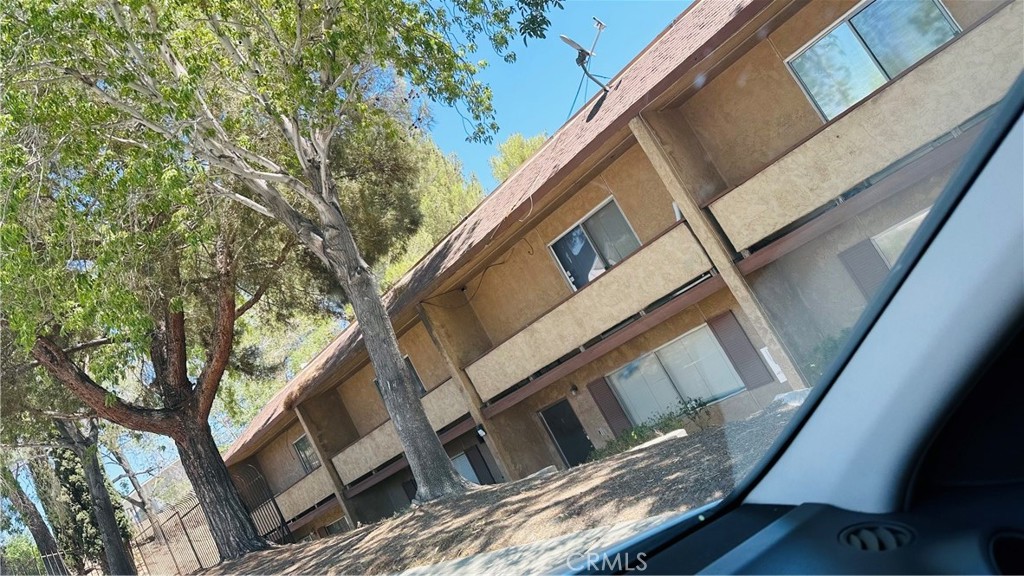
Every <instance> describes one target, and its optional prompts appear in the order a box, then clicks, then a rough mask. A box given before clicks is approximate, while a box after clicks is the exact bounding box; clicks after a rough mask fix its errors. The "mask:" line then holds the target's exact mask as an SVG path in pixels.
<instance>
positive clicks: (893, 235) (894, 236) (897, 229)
mask: <svg viewBox="0 0 1024 576" xmlns="http://www.w3.org/2000/svg"><path fill="white" fill-rule="evenodd" d="M927 215H928V210H922V211H921V212H918V213H917V214H915V215H913V216H911V217H910V218H907V219H906V220H904V221H903V222H900V223H899V224H897V225H895V226H893V227H892V228H889V229H888V230H886V231H884V232H882V233H880V234H877V235H875V236H873V237H872V238H871V241H872V242H874V243H875V248H877V249H878V252H879V254H881V255H882V257H883V258H885V262H886V263H887V264H888V265H889V268H892V266H893V264H895V263H896V259H897V258H899V257H900V254H902V253H903V249H904V248H906V247H907V243H908V242H910V238H911V237H912V236H913V235H914V232H917V229H918V227H920V226H921V222H923V221H924V217H925V216H927Z"/></svg>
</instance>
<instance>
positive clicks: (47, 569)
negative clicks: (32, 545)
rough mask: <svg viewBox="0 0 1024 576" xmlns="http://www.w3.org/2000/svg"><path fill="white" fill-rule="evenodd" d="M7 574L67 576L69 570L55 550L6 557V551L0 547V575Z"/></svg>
mask: <svg viewBox="0 0 1024 576" xmlns="http://www.w3.org/2000/svg"><path fill="white" fill-rule="evenodd" d="M7 574H19V575H29V574H39V575H45V576H68V575H69V574H70V572H69V571H68V569H67V567H66V566H65V565H64V559H63V558H61V556H60V554H59V553H57V552H53V553H51V554H43V555H42V556H32V557H29V558H26V557H21V558H8V557H7V553H6V551H5V550H3V548H0V575H7Z"/></svg>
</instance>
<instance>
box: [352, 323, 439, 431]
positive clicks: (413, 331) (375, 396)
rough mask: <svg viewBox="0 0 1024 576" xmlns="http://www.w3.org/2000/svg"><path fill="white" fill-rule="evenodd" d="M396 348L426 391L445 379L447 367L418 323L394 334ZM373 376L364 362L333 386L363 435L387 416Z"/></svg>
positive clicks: (382, 421) (371, 368) (386, 418)
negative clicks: (354, 371) (363, 364)
mask: <svg viewBox="0 0 1024 576" xmlns="http://www.w3.org/2000/svg"><path fill="white" fill-rule="evenodd" d="M398 349H399V350H400V351H401V352H402V354H406V355H408V356H409V360H410V361H411V362H412V365H413V367H415V368H416V373H417V374H419V376H420V379H421V380H422V381H423V387H424V388H426V389H427V391H428V392H429V391H430V390H433V389H434V388H436V387H437V386H438V385H439V384H441V383H442V382H444V381H445V380H447V379H448V378H449V374H448V367H447V366H446V365H445V363H444V359H443V358H442V357H441V354H440V352H438V350H437V348H436V347H435V346H434V343H433V341H432V340H431V339H430V335H429V334H428V333H427V330H426V328H424V327H423V324H422V323H419V322H417V323H416V324H415V325H414V326H413V327H412V328H410V329H409V330H406V331H405V332H404V333H403V334H402V335H401V336H399V337H398ZM375 377H376V376H375V375H374V371H373V366H372V365H371V364H369V363H367V364H366V365H365V366H363V367H362V368H360V369H359V370H358V371H357V372H356V373H355V374H353V375H352V376H350V377H349V378H348V379H346V380H345V381H344V382H342V383H341V385H340V386H338V388H337V389H336V390H337V394H338V395H339V396H340V397H341V401H342V403H343V404H344V405H345V407H346V408H347V409H348V412H349V414H350V415H351V417H352V423H353V424H354V425H355V427H356V430H358V431H359V436H365V435H366V434H368V433H369V432H370V431H371V430H373V429H375V428H377V427H378V426H380V425H381V424H383V423H384V422H386V421H387V420H388V418H389V416H388V412H387V409H386V408H384V400H382V399H381V397H380V392H378V391H377V386H376V385H374V383H373V380H374V378H375Z"/></svg>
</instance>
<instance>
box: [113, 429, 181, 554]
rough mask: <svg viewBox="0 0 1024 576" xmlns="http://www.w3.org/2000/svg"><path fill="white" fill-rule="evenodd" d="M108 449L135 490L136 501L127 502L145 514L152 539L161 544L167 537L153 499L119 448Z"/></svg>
mask: <svg viewBox="0 0 1024 576" xmlns="http://www.w3.org/2000/svg"><path fill="white" fill-rule="evenodd" d="M108 449H109V450H110V455H111V456H113V457H114V461H115V462H117V465H118V466H120V467H121V469H122V470H124V473H125V475H126V476H127V477H128V481H129V482H131V484H132V488H133V489H134V490H135V494H136V496H137V497H138V501H137V502H136V501H129V503H130V504H132V505H133V506H135V507H136V508H139V509H140V510H142V513H143V514H145V515H146V520H148V521H149V525H150V526H151V527H152V529H153V541H154V542H156V543H157V544H160V545H163V544H164V543H166V542H167V537H166V536H164V529H163V527H162V526H161V524H160V519H159V518H157V515H156V511H155V510H153V501H152V500H150V499H149V495H148V494H147V493H146V490H145V488H144V487H143V486H142V482H139V477H138V475H137V474H136V473H135V469H134V468H132V465H131V463H130V462H129V461H128V459H127V458H125V456H124V454H122V453H121V449H120V448H119V447H118V446H109V447H108ZM140 504H141V506H140Z"/></svg>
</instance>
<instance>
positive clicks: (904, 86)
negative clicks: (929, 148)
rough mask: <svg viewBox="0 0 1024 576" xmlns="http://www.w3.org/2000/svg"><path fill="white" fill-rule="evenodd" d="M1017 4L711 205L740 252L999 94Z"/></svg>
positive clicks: (1006, 74)
mask: <svg viewBox="0 0 1024 576" xmlns="http://www.w3.org/2000/svg"><path fill="white" fill-rule="evenodd" d="M1021 4H1022V3H1021V2H1014V3H1012V4H1010V5H1009V6H1007V7H1005V8H1003V9H1002V10H1000V11H999V12H997V13H995V14H994V15H993V16H992V17H991V18H990V19H989V20H988V21H986V22H984V23H982V24H981V25H979V26H978V27H977V28H975V29H974V30H971V31H969V32H967V33H966V34H964V35H963V36H961V37H959V38H957V39H955V40H954V41H952V42H951V43H950V44H948V45H947V46H946V47H945V48H942V49H941V50H940V51H939V52H937V53H935V54H934V55H932V56H931V57H929V58H928V59H926V60H925V61H923V62H921V63H920V64H919V65H918V66H917V67H915V68H911V69H910V70H908V71H907V72H906V73H905V74H904V75H903V76H902V77H898V78H896V79H895V80H894V81H893V82H892V83H890V84H888V85H887V86H884V87H882V88H881V89H880V90H879V91H878V92H877V93H876V94H874V95H873V96H870V97H869V98H868V99H866V100H865V101H863V102H862V103H860V104H859V105H857V106H856V107H854V108H853V109H851V110H850V111H848V112H847V113H845V114H844V115H841V116H839V117H838V118H837V119H836V120H834V121H833V122H832V123H830V124H828V125H826V126H825V127H824V128H823V129H822V130H820V131H819V132H817V133H816V134H814V135H813V136H812V137H810V138H809V139H808V140H806V141H805V142H804V143H803V144H801V145H800V146H799V147H797V148H796V149H794V150H792V151H791V152H789V153H788V154H786V155H785V156H783V157H781V158H780V159H778V160H777V161H776V162H775V163H773V164H772V165H770V166H768V167H767V168H765V169H764V170H762V171H761V172H759V173H757V174H756V175H754V176H753V177H752V178H750V179H749V180H747V181H746V182H744V183H743V184H741V185H739V186H737V187H736V188H735V189H734V190H732V191H731V192H729V193H728V194H726V195H725V196H723V197H722V198H720V199H718V200H716V201H715V202H714V203H712V204H711V211H712V213H713V214H714V216H715V218H716V219H717V220H718V223H719V224H720V225H721V226H722V228H723V229H724V230H725V233H726V234H727V235H728V237H729V239H730V240H731V241H732V244H733V246H734V247H735V248H736V249H737V250H743V249H746V248H749V247H750V246H752V245H754V244H755V243H757V242H758V241H760V240H762V239H763V238H766V237H768V236H769V235H771V234H773V233H774V232H777V231H778V230H781V229H782V228H784V227H785V226H787V225H788V224H790V223H791V222H794V221H795V220H797V219H799V218H801V217H803V216H805V215H807V214H809V213H810V212H812V211H813V210H815V209H816V208H818V207H820V206H822V205H824V204H826V203H827V202H829V201H830V200H832V199H833V198H835V197H836V196H839V195H840V194H842V193H843V192H844V191H846V190H849V189H850V188H852V187H853V186H855V185H856V184H858V183H859V182H861V181H863V180H865V179H866V178H868V177H869V176H871V175H873V174H875V173H877V172H879V171H880V170H882V169H884V168H885V167H887V166H889V165H890V164H891V163H893V162H894V161H896V160H898V159H900V158H903V157H904V156H906V155H907V154H909V153H911V152H912V151H913V150H915V149H917V148H919V147H920V146H922V145H924V144H926V143H928V142H930V141H932V140H934V139H935V138H937V137H939V136H941V135H943V134H945V133H947V132H949V131H950V130H952V129H953V128H954V127H956V126H959V125H960V124H963V123H964V122H965V121H967V120H969V119H970V118H972V117H973V116H975V115H976V114H978V113H979V112H981V111H983V110H984V109H985V108H987V107H989V106H991V105H992V104H995V103H996V102H997V101H998V100H999V99H1001V98H1002V97H1003V95H1004V94H1005V93H1006V91H1007V90H1008V89H1009V87H1010V85H1011V84H1012V83H1013V81H1014V80H1015V79H1016V78H1017V75H1018V74H1020V72H1021V66H1022V61H1021V56H1020V42H1021V32H1020V22H1021V19H1022V18H1024V15H1022V14H1021V12H1022V6H1021Z"/></svg>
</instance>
